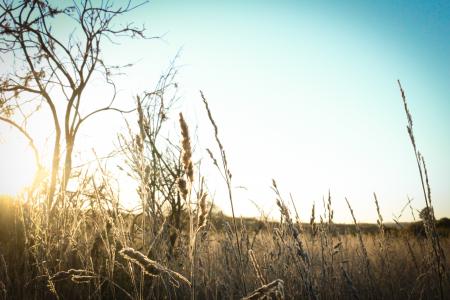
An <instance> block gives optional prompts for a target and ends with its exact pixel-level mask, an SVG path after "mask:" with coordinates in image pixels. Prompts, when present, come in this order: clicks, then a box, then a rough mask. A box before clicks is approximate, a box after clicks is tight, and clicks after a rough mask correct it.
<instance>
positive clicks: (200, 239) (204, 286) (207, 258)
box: [0, 197, 450, 299]
mask: <svg viewBox="0 0 450 300" xmlns="http://www.w3.org/2000/svg"><path fill="white" fill-rule="evenodd" d="M99 200H100V199H95V200H94V203H98V201H99ZM1 202H2V203H1V206H2V207H1V213H0V214H1V233H0V234H1V235H0V253H1V272H0V282H1V286H2V290H1V293H2V297H3V299H58V298H59V299H88V298H90V299H155V298H158V299H184V298H190V297H191V293H192V292H194V293H195V298H196V299H236V298H240V297H242V296H244V295H250V294H251V293H250V292H251V291H254V290H257V289H258V288H260V287H261V286H263V285H266V284H268V283H271V282H274V281H275V280H278V281H277V282H276V283H277V284H276V285H275V286H273V287H272V288H270V289H267V293H268V294H267V295H270V297H272V299H282V298H283V297H284V298H286V299H292V298H296V299H299V298H313V299H314V298H317V299H352V298H356V299H419V298H423V299H433V298H439V289H440V288H441V287H440V286H439V278H438V275H437V272H436V270H435V269H434V266H435V263H434V261H433V254H432V248H431V246H430V243H429V240H427V238H426V236H424V235H421V234H417V233H415V232H414V230H413V226H412V224H402V227H403V229H402V228H400V227H398V226H397V227H383V226H378V225H365V226H363V225H362V226H359V228H360V229H361V231H358V229H357V227H355V226H354V225H353V226H352V225H340V224H334V223H333V222H332V221H330V220H324V221H323V222H317V220H316V221H315V222H312V223H311V224H309V223H308V224H301V223H296V222H295V221H292V220H290V221H284V222H283V223H278V222H265V221H263V220H256V219H254V220H253V219H242V220H238V225H237V229H238V231H237V237H238V239H239V245H240V246H239V247H240V251H241V253H242V255H241V260H239V251H238V250H237V247H236V242H235V240H236V238H235V235H234V231H233V228H232V227H231V225H230V224H232V219H231V218H229V217H224V216H222V215H220V214H217V215H211V216H210V222H209V223H208V224H207V225H206V226H205V227H203V228H202V229H201V230H199V231H198V233H197V239H196V241H195V246H194V249H195V253H194V255H193V259H192V260H190V259H189V255H190V254H189V237H188V230H187V229H188V228H186V226H184V228H183V230H182V232H178V233H177V238H176V240H175V242H174V243H172V241H173V238H172V234H173V230H172V228H171V226H170V224H169V223H168V221H167V220H166V221H162V220H161V221H160V222H163V224H158V225H157V230H154V229H153V228H152V225H153V224H154V223H153V222H152V220H150V219H148V218H147V219H146V220H145V221H144V220H143V219H142V218H140V217H139V216H131V215H126V214H116V213H115V212H114V211H110V210H100V209H99V208H94V209H89V210H78V209H69V208H68V209H67V210H61V211H58V212H56V213H55V216H54V217H53V218H52V220H50V221H49V220H48V219H46V218H45V214H44V212H43V211H41V210H40V208H39V207H33V208H32V207H30V206H29V204H28V205H25V206H21V205H19V202H17V201H16V200H14V199H8V198H6V197H2V199H1ZM142 222H144V223H146V224H147V225H146V226H147V229H146V231H145V236H144V237H143V238H144V239H145V243H144V244H143V242H142V234H143V232H144V231H143V230H142V227H141V224H142ZM152 223H153V224H152ZM150 224H152V225H150ZM420 226H423V224H422V223H417V225H415V227H420ZM43 228H48V229H47V230H43ZM438 229H439V230H440V232H441V233H440V237H441V238H440V243H441V247H442V249H443V251H444V253H449V250H450V239H449V232H450V228H449V226H448V220H447V223H446V224H444V225H442V226H439V228H438ZM346 232H347V233H346ZM296 234H298V236H295V235H296ZM124 247H130V248H133V249H134V250H133V251H131V249H130V252H129V253H128V252H125V253H127V254H126V255H125V254H124V251H123V249H124ZM125 249H126V248H125ZM138 251H139V252H138ZM138 253H139V254H140V256H138ZM144 255H145V256H146V257H145V256H144ZM191 263H192V265H191ZM154 264H155V266H154ZM442 264H443V267H445V269H448V268H449V267H450V261H449V260H448V257H447V258H446V260H445V261H444V262H442ZM191 272H192V273H191ZM178 274H180V275H178ZM181 276H182V277H181ZM445 276H447V275H445ZM194 280H195V281H194ZM188 282H190V283H188ZM189 284H192V286H190V285H189ZM449 288H450V286H449V281H448V280H444V281H443V286H442V289H443V292H444V293H445V295H448V293H449ZM260 298H261V295H259V296H254V297H253V298H251V299H260Z"/></svg>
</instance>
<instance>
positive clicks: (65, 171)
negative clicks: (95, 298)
mask: <svg viewBox="0 0 450 300" xmlns="http://www.w3.org/2000/svg"><path fill="white" fill-rule="evenodd" d="M67 3H69V5H68V4H67ZM117 3H118V2H116V1H109V0H105V1H90V0H74V1H73V2H70V1H60V2H59V1H58V2H56V3H55V2H50V1H48V0H23V1H12V0H10V1H8V0H1V1H0V52H1V53H2V56H4V58H7V59H10V60H11V62H13V66H12V67H11V68H10V70H4V71H2V73H3V74H1V73H0V76H1V77H0V79H1V82H0V116H1V118H0V120H1V121H4V122H7V123H9V124H10V125H13V126H14V127H16V128H17V129H19V130H20V132H21V133H22V134H24V135H25V137H27V139H28V140H29V141H30V144H31V145H33V147H34V143H31V142H32V138H31V136H30V135H29V134H28V132H27V120H28V118H29V117H30V116H31V115H32V114H34V113H35V112H36V111H37V110H38V109H39V108H40V107H41V106H47V107H48V108H49V111H50V114H51V120H52V124H53V128H54V132H55V137H54V144H53V150H52V162H51V177H50V183H49V186H48V193H47V194H48V196H47V207H48V209H51V208H52V207H55V205H56V204H57V203H58V202H59V201H54V197H55V192H56V189H57V187H58V182H60V186H59V188H60V190H61V191H62V192H64V191H65V189H66V186H67V183H68V180H69V178H70V176H71V171H72V153H73V150H74V146H75V142H76V140H77V133H78V132H79V130H80V128H81V127H82V125H83V123H84V122H85V121H86V120H87V119H89V118H91V117H92V116H94V115H96V114H97V113H99V112H103V111H107V110H116V111H121V110H119V109H118V108H115V107H114V106H113V105H114V101H115V99H116V88H115V85H114V82H113V80H112V76H113V75H114V74H116V73H117V69H119V68H121V67H120V66H114V65H109V64H107V63H106V62H105V61H104V60H103V59H102V50H103V47H104V45H105V42H113V43H114V42H116V41H117V39H118V38H122V37H131V38H135V37H136V38H147V37H146V36H145V35H144V33H145V28H144V27H136V26H134V25H133V24H132V23H128V24H125V25H121V26H116V25H115V24H114V21H115V19H117V18H118V17H119V16H121V15H124V14H126V13H128V12H130V11H132V10H134V9H136V8H137V7H139V6H141V5H142V4H144V3H145V2H142V3H138V4H133V3H132V2H131V1H128V2H125V4H124V2H120V3H121V5H120V6H118V4H117ZM61 22H64V24H65V26H66V28H71V27H68V26H72V28H74V29H73V31H72V32H71V33H70V34H65V35H62V34H61V33H59V32H58V30H55V28H58V26H59V27H61ZM99 75H100V76H101V77H102V78H103V80H104V81H105V83H106V84H108V85H109V87H110V88H111V90H112V94H113V96H112V97H111V99H107V100H108V104H107V105H105V106H103V107H100V108H97V109H92V110H90V111H87V112H86V111H84V113H83V111H82V110H81V107H82V104H83V103H85V102H86V100H85V98H86V97H85V93H84V92H85V89H86V87H87V86H88V84H89V82H91V81H92V79H93V77H96V76H99ZM105 103H106V102H105ZM24 106H27V107H29V109H28V110H24V109H22V108H23V107H24ZM59 107H63V109H59ZM61 144H63V148H62V145H61ZM34 148H35V147H34ZM36 152H37V151H36ZM63 153H64V160H63V161H62V164H61V155H62V154H63ZM37 162H39V160H38V158H37ZM60 168H62V174H61V175H59V170H60Z"/></svg>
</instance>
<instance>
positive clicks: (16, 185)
mask: <svg viewBox="0 0 450 300" xmlns="http://www.w3.org/2000/svg"><path fill="white" fill-rule="evenodd" d="M0 128H1V135H0V166H1V168H0V194H3V195H5V194H6V195H17V194H18V193H20V192H21V191H22V190H23V189H24V188H26V187H28V186H30V185H32V184H33V180H34V177H35V173H36V163H35V161H34V156H33V153H32V151H31V149H30V147H29V146H28V144H27V142H26V141H25V140H24V139H23V138H22V137H21V136H18V135H17V134H14V133H13V132H12V131H10V130H8V128H5V127H4V126H2V127H0ZM5 129H6V130H5Z"/></svg>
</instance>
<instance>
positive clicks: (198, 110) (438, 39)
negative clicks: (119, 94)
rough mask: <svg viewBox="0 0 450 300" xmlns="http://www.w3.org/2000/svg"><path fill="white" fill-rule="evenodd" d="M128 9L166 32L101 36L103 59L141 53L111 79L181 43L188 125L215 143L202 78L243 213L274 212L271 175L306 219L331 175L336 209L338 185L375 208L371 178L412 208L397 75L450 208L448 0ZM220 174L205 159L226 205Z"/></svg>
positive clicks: (342, 209) (134, 79)
mask: <svg viewBox="0 0 450 300" xmlns="http://www.w3.org/2000/svg"><path fill="white" fill-rule="evenodd" d="M127 20H133V21H134V22H136V23H137V24H139V23H145V24H146V26H147V27H148V28H149V32H150V34H153V35H163V39H162V40H151V41H145V42H138V41H133V42H127V43H124V44H122V45H121V46H119V47H115V48H110V49H105V55H107V57H108V58H109V59H110V61H111V60H114V61H117V62H124V63H126V62H130V61H131V62H137V64H136V65H135V66H134V67H133V68H131V69H130V70H129V71H128V76H127V77H124V78H121V79H120V85H121V89H123V95H124V98H126V97H125V96H126V95H130V98H131V95H133V94H136V93H138V92H139V91H142V90H144V89H148V88H149V87H151V86H153V84H154V82H155V80H156V79H157V77H158V76H159V75H160V73H161V71H162V70H163V69H164V67H165V66H167V65H168V63H169V61H170V60H171V59H173V58H174V56H175V55H176V53H177V52H178V51H180V49H181V52H180V56H179V58H178V59H177V65H178V66H179V77H178V82H179V85H180V90H181V92H180V95H181V96H182V102H181V103H182V105H180V106H179V107H177V109H178V110H179V111H183V112H184V114H185V115H187V118H188V120H189V122H190V124H192V126H193V127H195V126H197V125H198V129H197V134H198V139H199V144H198V147H197V150H198V152H197V155H198V157H203V156H205V157H206V155H205V148H207V147H213V146H214V144H213V141H212V130H211V128H210V126H209V124H208V123H207V121H206V115H205V113H204V111H203V110H202V107H201V105H200V104H201V101H200V97H199V93H198V90H200V89H201V90H203V91H204V93H205V94H206V96H207V98H208V99H209V102H210V106H211V109H212V111H213V114H214V115H215V117H216V121H217V123H218V125H219V129H220V136H221V138H222V139H223V143H224V145H225V148H226V151H227V154H228V160H229V164H230V169H231V171H232V173H233V180H234V185H235V186H236V187H245V189H244V188H236V189H235V193H236V200H235V201H236V202H237V203H236V207H237V208H236V209H237V212H238V214H239V215H241V214H242V215H255V214H258V211H257V209H256V208H255V205H254V204H253V202H255V203H256V204H258V206H260V207H261V208H262V209H263V210H264V211H265V212H266V213H271V214H272V216H276V213H275V211H276V206H275V200H274V195H273V193H272V192H271V191H270V184H271V179H272V178H275V179H276V180H277V182H278V185H279V187H280V189H281V191H282V192H283V193H284V195H285V196H286V200H288V198H289V193H292V195H293V198H294V199H295V201H296V206H297V208H298V209H299V210H300V215H301V217H302V219H303V220H307V219H308V217H307V216H308V214H309V212H310V210H311V205H312V203H313V202H315V203H316V205H317V206H319V207H321V206H322V197H323V196H324V195H326V194H327V193H328V189H330V190H331V194H332V197H333V202H334V208H335V217H336V220H337V221H349V220H350V215H349V212H348V209H347V208H346V206H345V200H344V197H348V199H349V201H350V202H351V203H352V205H353V208H354V210H355V213H356V216H357V218H358V219H359V220H361V221H371V222H374V221H375V220H376V211H375V206H374V203H373V196H372V193H373V192H377V195H378V198H379V202H380V205H381V208H382V212H383V215H384V217H385V219H386V220H388V221H389V220H391V219H392V215H393V214H398V213H400V210H401V208H402V207H403V205H404V204H405V203H406V201H407V196H410V197H412V198H413V199H414V200H413V203H412V204H413V206H414V207H415V208H422V207H423V206H424V201H423V197H422V196H421V188H420V180H419V175H418V172H417V166H416V164H415V160H414V155H413V152H412V147H411V145H410V143H409V138H408V135H407V132H406V118H405V113H404V111H403V107H402V102H401V98H400V93H399V90H398V87H397V83H396V80H397V79H400V80H401V81H402V84H403V86H404V88H405V90H406V94H407V97H408V101H409V106H410V110H411V113H412V115H413V120H414V126H415V133H416V139H417V143H418V147H419V148H420V150H421V152H422V153H423V154H424V156H425V159H426V161H427V165H428V169H429V174H430V180H431V188H432V199H433V202H434V205H435V210H436V214H437V216H438V217H443V216H450V181H449V180H450V157H449V153H450V2H449V1H223V2H218V1H189V2H188V1H151V2H150V3H148V4H147V5H145V6H143V7H141V8H139V10H137V11H135V12H133V13H132V14H131V15H130V16H128V18H124V19H123V21H124V22H125V21H127ZM61 26H63V25H61ZM109 117H110V118H111V119H102V121H103V124H105V122H104V121H105V120H106V121H108V120H111V121H110V122H111V123H113V122H114V121H113V119H112V118H113V117H117V116H113V115H108V118H109ZM94 123H95V121H93V122H92V123H91V125H92V124H94ZM5 128H6V127H4V126H3V125H2V127H1V130H2V132H3V131H5ZM114 130H120V128H119V127H116V126H113V128H112V130H111V132H110V135H109V136H107V137H106V138H105V134H104V133H103V134H102V136H103V138H105V140H101V139H99V138H98V137H96V136H95V133H94V132H92V131H90V132H89V133H85V138H86V139H85V141H86V142H85V143H84V145H80V147H83V146H84V147H85V148H89V147H96V148H97V147H98V148H99V149H101V148H102V147H105V149H107V148H108V147H107V146H105V145H106V144H108V143H106V142H105V141H106V140H108V141H111V140H112V139H114V136H115V133H114ZM5 132H6V131H5ZM2 135H3V134H2ZM3 136H4V137H5V136H7V134H6V135H3ZM4 139H5V138H4ZM4 142H5V141H4ZM12 143H13V142H12V141H9V142H5V143H4V144H2V145H0V147H3V148H4V150H2V152H3V153H5V152H6V153H7V151H13V150H7V149H9V148H11V149H18V148H17V147H19V146H17V145H15V144H14V145H15V146H14V145H13V144H12ZM8 147H9V148H8ZM15 151H17V150H15ZM99 151H101V150H99ZM4 157H5V156H3V158H2V161H1V163H2V164H5V165H7V164H8V163H9V164H10V165H12V164H13V162H11V159H9V160H8V161H4V160H5V159H4ZM22 161H25V160H22ZM15 163H17V162H15ZM207 163H209V162H208V161H207V160H206V159H205V160H204V162H203V163H202V165H205V164H207ZM24 168H25V167H24ZM4 170H5V169H4V168H3V169H2V170H1V171H0V172H1V178H4V177H5V176H6V174H5V172H6V171H4ZM10 172H11V171H9V173H8V174H11V173H10ZM205 172H208V171H205ZM208 174H209V173H208ZM218 180H219V179H217V177H214V175H212V173H211V175H210V180H209V186H210V188H211V189H212V190H213V191H216V199H215V201H216V203H217V204H218V205H219V206H221V207H222V208H223V210H224V211H225V212H229V211H230V209H229V204H228V202H227V199H226V197H225V194H224V193H223V187H224V184H223V183H222V182H220V181H218ZM11 181H12V179H11ZM1 189H5V190H7V186H6V185H5V184H0V192H1ZM124 189H125V190H126V187H125V188H124ZM130 190H131V189H130ZM319 211H320V210H319ZM410 218H411V216H410V215H407V216H405V218H404V220H408V219H410Z"/></svg>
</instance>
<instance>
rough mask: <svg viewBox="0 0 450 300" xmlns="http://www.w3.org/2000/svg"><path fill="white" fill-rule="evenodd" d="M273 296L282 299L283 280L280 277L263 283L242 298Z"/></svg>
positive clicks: (254, 299)
mask: <svg viewBox="0 0 450 300" xmlns="http://www.w3.org/2000/svg"><path fill="white" fill-rule="evenodd" d="M272 295H273V296H275V299H277V300H282V299H284V281H283V280H281V279H276V280H274V281H272V282H271V283H269V284H266V285H263V286H262V287H260V288H258V289H256V290H254V291H253V292H252V293H251V294H250V295H248V296H247V297H244V298H242V300H259V299H261V300H262V299H273V298H272V297H271V296H272Z"/></svg>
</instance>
